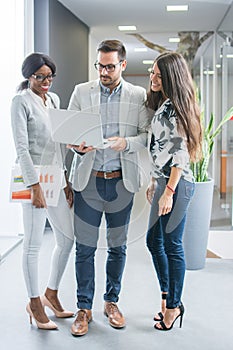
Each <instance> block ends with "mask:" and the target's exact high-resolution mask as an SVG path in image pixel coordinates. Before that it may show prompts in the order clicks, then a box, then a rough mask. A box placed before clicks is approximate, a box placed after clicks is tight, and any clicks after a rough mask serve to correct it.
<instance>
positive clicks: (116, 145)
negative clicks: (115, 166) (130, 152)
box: [108, 136, 127, 152]
mask: <svg viewBox="0 0 233 350" xmlns="http://www.w3.org/2000/svg"><path fill="white" fill-rule="evenodd" d="M108 141H114V142H113V144H112V145H111V146H110V148H111V149H113V150H114V151H118V152H121V151H124V150H125V149H126V146H127V142H126V139H125V138H124V137H119V136H113V137H109V138H108Z"/></svg>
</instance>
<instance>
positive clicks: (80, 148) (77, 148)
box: [66, 141, 94, 153]
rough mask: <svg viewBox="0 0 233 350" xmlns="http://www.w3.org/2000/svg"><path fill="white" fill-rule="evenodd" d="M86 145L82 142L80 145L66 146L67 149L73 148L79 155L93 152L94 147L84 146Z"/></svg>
mask: <svg viewBox="0 0 233 350" xmlns="http://www.w3.org/2000/svg"><path fill="white" fill-rule="evenodd" d="M85 145H86V142H84V141H83V142H82V143H80V145H71V144H68V145H66V147H67V148H69V149H70V148H73V149H75V151H77V152H80V153H87V152H90V151H93V150H94V147H93V146H88V147H87V146H85Z"/></svg>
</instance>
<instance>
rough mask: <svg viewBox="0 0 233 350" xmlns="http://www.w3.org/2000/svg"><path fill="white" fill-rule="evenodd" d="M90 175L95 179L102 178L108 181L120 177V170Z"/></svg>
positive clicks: (96, 172)
mask: <svg viewBox="0 0 233 350" xmlns="http://www.w3.org/2000/svg"><path fill="white" fill-rule="evenodd" d="M92 175H93V176H96V177H102V178H103V179H106V180H109V179H115V178H117V177H120V178H121V177H122V172H121V170H115V171H96V170H93V171H92Z"/></svg>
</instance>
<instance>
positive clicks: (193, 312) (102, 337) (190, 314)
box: [0, 230, 233, 350]
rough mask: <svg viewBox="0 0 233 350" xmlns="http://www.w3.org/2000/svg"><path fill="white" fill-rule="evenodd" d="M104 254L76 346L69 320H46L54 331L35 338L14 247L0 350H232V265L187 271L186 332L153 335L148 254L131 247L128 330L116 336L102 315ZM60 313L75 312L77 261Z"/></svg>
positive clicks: (48, 240)
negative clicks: (86, 323)
mask: <svg viewBox="0 0 233 350" xmlns="http://www.w3.org/2000/svg"><path fill="white" fill-rule="evenodd" d="M52 246H53V234H52V233H51V232H50V230H46V233H45V239H44V242H43V247H42V250H41V257H40V258H41V264H40V276H41V279H40V280H41V292H43V290H44V288H45V286H46V281H47V277H48V273H49V271H48V267H49V260H50V256H51V250H52ZM105 253H106V251H105V248H101V247H100V248H99V250H98V251H97V255H96V267H97V268H96V294H95V300H94V307H93V322H92V323H91V324H90V327H89V333H88V334H87V335H85V336H83V337H79V338H75V337H73V336H72V335H71V334H70V326H71V324H72V322H73V319H72V318H71V319H63V320H62V319H55V317H54V316H53V315H52V314H51V313H50V310H47V311H48V314H49V315H50V316H51V319H52V320H54V321H56V322H57V324H58V326H59V330H57V331H43V330H38V329H37V328H36V326H35V323H33V325H32V326H31V325H30V323H29V318H28V315H27V314H26V311H25V307H26V303H27V296H26V289H25V286H24V281H23V275H22V269H21V254H22V244H19V245H18V246H17V247H16V248H15V249H14V250H13V251H11V252H10V254H9V255H7V257H6V258H5V259H4V260H3V261H2V263H1V264H0V280H1V288H0V310H1V313H0V315H1V316H0V318H1V327H0V344H1V345H0V349H1V350H8V349H14V350H42V349H43V350H53V349H54V350H55V349H58V350H60V349H64V348H67V349H69V350H76V349H85V350H107V349H111V350H133V349H134V350H142V349H147V350H152V349H156V348H160V349H162V348H164V349H167V350H172V349H174V350H178V349H179V350H187V349H190V350H202V349H207V350H209V349H211V350H227V349H231V348H232V342H233V335H232V327H233V319H232V314H233V305H232V302H231V299H232V298H231V290H232V289H233V278H232V276H233V260H230V259H229V260H227V259H207V262H206V267H205V268H204V269H203V270H197V271H187V273H186V280H185V287H184V294H183V296H184V297H183V303H184V305H185V307H186V312H185V316H184V322H183V327H182V328H181V329H179V328H178V323H179V322H177V323H176V324H175V327H174V328H173V330H171V331H170V332H159V331H156V330H155V329H154V328H153V325H154V321H153V314H154V313H155V312H156V311H159V304H160V294H159V289H158V285H157V280H156V278H155V276H154V271H153V268H152V264H151V261H150V256H149V254H148V252H147V249H146V247H145V237H144V236H141V237H140V236H139V235H138V237H135V240H133V239H131V243H130V244H129V246H128V258H127V265H126V269H125V274H124V279H123V288H122V293H121V296H120V301H119V307H120V309H121V310H122V311H123V312H124V315H125V317H126V321H127V326H126V328H125V329H121V330H116V329H113V328H111V327H110V326H109V325H108V321H107V318H106V317H105V316H104V315H103V301H102V295H103V292H104V283H105V281H104V262H105V257H106V254H105ZM60 298H61V300H62V303H63V304H64V306H65V307H66V308H68V309H71V310H74V311H75V310H76V301H75V279H74V253H73V255H72V256H71V258H70V261H69V263H68V266H67V270H66V273H65V275H64V278H63V280H62V284H61V288H60Z"/></svg>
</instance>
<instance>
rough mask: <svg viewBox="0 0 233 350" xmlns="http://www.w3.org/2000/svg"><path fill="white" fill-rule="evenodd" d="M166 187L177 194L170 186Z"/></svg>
mask: <svg viewBox="0 0 233 350" xmlns="http://www.w3.org/2000/svg"><path fill="white" fill-rule="evenodd" d="M166 187H167V188H168V189H169V190H170V191H171V192H172V193H173V194H175V193H176V191H174V190H173V188H171V187H170V186H169V185H166Z"/></svg>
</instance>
